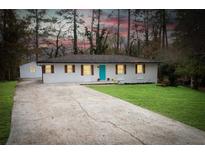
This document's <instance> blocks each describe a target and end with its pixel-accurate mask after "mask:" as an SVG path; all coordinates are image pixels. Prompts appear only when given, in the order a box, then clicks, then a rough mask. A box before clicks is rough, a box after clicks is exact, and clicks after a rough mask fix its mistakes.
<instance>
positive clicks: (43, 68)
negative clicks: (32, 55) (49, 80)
mask: <svg viewBox="0 0 205 154" xmlns="http://www.w3.org/2000/svg"><path fill="white" fill-rule="evenodd" d="M45 72H46V68H45V65H42V73H45Z"/></svg>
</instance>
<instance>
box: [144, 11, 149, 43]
mask: <svg viewBox="0 0 205 154" xmlns="http://www.w3.org/2000/svg"><path fill="white" fill-rule="evenodd" d="M148 15H149V13H148V10H145V19H144V20H145V21H144V24H145V44H146V46H148V44H149V26H148V23H149V21H148V20H149V18H148Z"/></svg>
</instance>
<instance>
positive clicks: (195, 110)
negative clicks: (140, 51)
mask: <svg viewBox="0 0 205 154" xmlns="http://www.w3.org/2000/svg"><path fill="white" fill-rule="evenodd" d="M88 87H90V88H93V89H95V90H97V91H100V92H103V93H107V94H110V95H112V96H115V97H118V98H121V99H123V100H126V101H128V102H130V103H133V104H136V105H139V106H141V107H144V108H147V109H149V110H152V111H154V112H158V113H160V114H162V115H165V116H167V117H170V118H173V119H176V120H178V121H181V122H183V123H186V124H188V125H191V126H194V127H197V128H199V129H202V130H205V93H204V92H200V91H196V90H193V89H190V88H186V87H182V86H179V87H161V86H156V85H155V84H139V85H138V84H137V85H90V86H88Z"/></svg>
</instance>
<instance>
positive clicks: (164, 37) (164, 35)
mask: <svg viewBox="0 0 205 154" xmlns="http://www.w3.org/2000/svg"><path fill="white" fill-rule="evenodd" d="M161 18H162V23H161V24H162V25H161V27H162V48H163V49H165V48H168V39H167V26H166V10H162V11H161Z"/></svg>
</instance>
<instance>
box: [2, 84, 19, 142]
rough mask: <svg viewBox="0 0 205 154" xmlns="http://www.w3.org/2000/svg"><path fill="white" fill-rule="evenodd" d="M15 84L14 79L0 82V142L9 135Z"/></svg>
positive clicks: (5, 139) (4, 140)
mask: <svg viewBox="0 0 205 154" xmlns="http://www.w3.org/2000/svg"><path fill="white" fill-rule="evenodd" d="M15 86H16V81H8V82H0V144H5V143H6V141H7V138H8V136H9V132H10V124H11V110H12V105H13V95H14V91H15Z"/></svg>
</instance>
